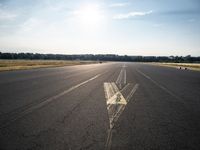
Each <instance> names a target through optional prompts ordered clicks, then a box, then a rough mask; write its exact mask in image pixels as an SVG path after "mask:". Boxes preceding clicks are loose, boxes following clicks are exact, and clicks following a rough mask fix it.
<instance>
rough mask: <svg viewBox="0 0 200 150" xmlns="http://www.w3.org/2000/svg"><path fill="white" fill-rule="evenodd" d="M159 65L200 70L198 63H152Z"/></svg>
mask: <svg viewBox="0 0 200 150" xmlns="http://www.w3.org/2000/svg"><path fill="white" fill-rule="evenodd" d="M153 64H156V65H160V66H167V67H175V68H180V67H181V68H182V69H185V68H187V69H191V70H198V71H200V63H153Z"/></svg>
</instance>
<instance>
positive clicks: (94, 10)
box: [77, 4, 103, 26]
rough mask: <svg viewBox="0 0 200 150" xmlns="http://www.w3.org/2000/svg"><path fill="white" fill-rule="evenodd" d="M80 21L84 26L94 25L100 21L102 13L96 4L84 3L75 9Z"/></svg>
mask: <svg viewBox="0 0 200 150" xmlns="http://www.w3.org/2000/svg"><path fill="white" fill-rule="evenodd" d="M77 14H78V17H79V19H80V20H81V22H82V23H83V24H84V25H86V26H94V25H97V24H98V23H100V21H101V19H102V17H103V15H102V13H101V11H100V9H99V7H98V5H94V4H93V5H86V6H84V7H82V8H80V9H79V10H78V11H77Z"/></svg>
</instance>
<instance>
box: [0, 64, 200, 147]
mask: <svg viewBox="0 0 200 150" xmlns="http://www.w3.org/2000/svg"><path fill="white" fill-rule="evenodd" d="M124 65H126V80H127V83H130V84H131V85H135V84H138V85H139V87H138V89H137V91H136V92H135V93H134V95H133V96H132V97H131V99H130V100H129V102H128V104H127V105H126V107H125V109H124V111H123V112H122V114H121V115H120V116H119V118H118V120H117V122H116V123H115V125H114V127H113V130H112V139H111V143H110V144H111V145H110V149H112V150H118V149H123V150H124V149H137V150H146V149H148V150H155V149H157V150H180V149H181V150H188V149H190V150H199V149H200V142H199V139H200V92H199V91H200V72H196V71H190V70H178V69H175V68H168V67H161V66H153V65H150V64H142V63H114V62H113V63H103V64H91V65H81V66H68V67H58V68H46V69H33V70H24V71H11V72H1V73H0V149H1V150H35V149H37V150H38V149H39V150H44V149H48V150H55V149H58V150H66V149H67V150H85V149H88V150H94V149H96V150H104V149H105V144H106V140H107V136H108V130H109V117H108V111H107V107H106V98H105V93H104V88H103V84H104V82H115V81H116V80H117V78H118V76H119V74H120V70H121V68H122V66H124ZM69 89H70V90H69ZM124 93H126V91H124Z"/></svg>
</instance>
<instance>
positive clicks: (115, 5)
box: [110, 3, 129, 7]
mask: <svg viewBox="0 0 200 150" xmlns="http://www.w3.org/2000/svg"><path fill="white" fill-rule="evenodd" d="M128 4H129V3H113V4H111V5H110V7H124V6H127V5H128Z"/></svg>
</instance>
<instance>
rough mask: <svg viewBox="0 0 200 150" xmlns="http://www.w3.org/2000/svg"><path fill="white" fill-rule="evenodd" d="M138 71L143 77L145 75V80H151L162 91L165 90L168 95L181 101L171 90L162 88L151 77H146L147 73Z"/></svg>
mask: <svg viewBox="0 0 200 150" xmlns="http://www.w3.org/2000/svg"><path fill="white" fill-rule="evenodd" d="M136 71H137V72H138V73H140V74H141V75H143V76H144V77H145V78H147V79H149V80H150V81H151V82H153V83H154V84H155V85H156V86H158V87H159V88H161V89H162V90H164V91H165V92H166V93H168V94H169V95H171V96H173V97H175V98H176V99H178V100H181V98H179V97H178V96H177V95H175V94H174V93H172V92H171V91H170V90H168V89H167V88H166V87H164V86H162V85H161V84H159V83H158V82H156V81H155V80H153V79H152V78H151V77H149V76H148V75H146V74H145V73H143V72H142V71H140V70H138V69H136Z"/></svg>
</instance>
